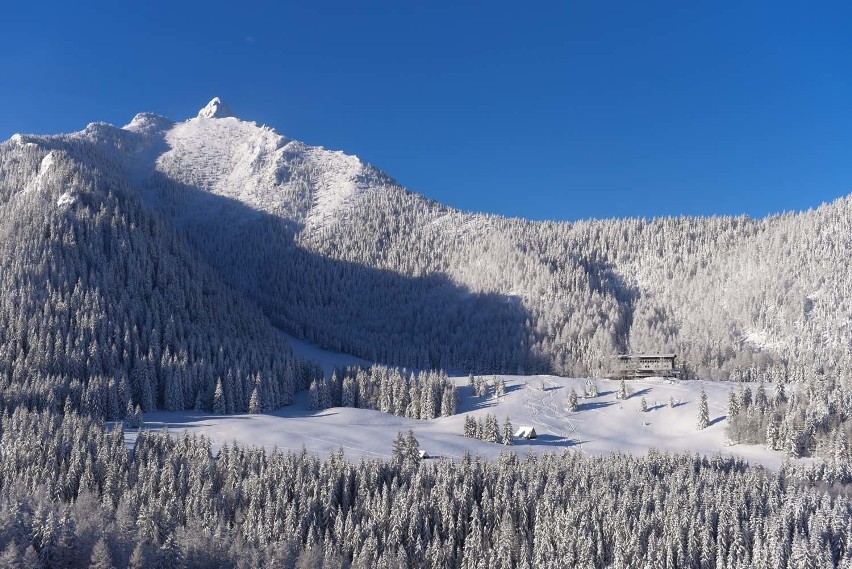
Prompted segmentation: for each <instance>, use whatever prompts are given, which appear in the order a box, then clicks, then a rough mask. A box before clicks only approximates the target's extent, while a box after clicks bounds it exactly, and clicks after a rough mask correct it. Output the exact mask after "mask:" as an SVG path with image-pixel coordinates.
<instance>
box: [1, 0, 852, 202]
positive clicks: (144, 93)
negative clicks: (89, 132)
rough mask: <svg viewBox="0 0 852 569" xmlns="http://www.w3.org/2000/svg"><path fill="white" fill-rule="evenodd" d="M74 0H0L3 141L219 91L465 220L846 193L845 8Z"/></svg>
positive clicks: (848, 38) (850, 72)
mask: <svg viewBox="0 0 852 569" xmlns="http://www.w3.org/2000/svg"><path fill="white" fill-rule="evenodd" d="M79 4H81V5H78V3H76V2H67V1H62V2H58V1H53V0H51V1H46V2H45V1H42V2H15V3H7V4H6V5H4V7H3V12H2V18H0V37H2V38H3V45H2V48H0V108H2V113H0V138H2V139H3V140H5V139H7V138H8V137H9V136H11V135H12V134H13V133H15V132H35V133H54V132H67V131H73V130H79V129H81V128H83V127H84V126H85V125H86V124H87V123H88V122H90V121H93V120H103V121H107V122H111V123H114V124H118V125H122V124H125V123H126V122H128V121H129V120H130V119H131V118H132V116H133V115H134V114H135V113H136V112H138V111H153V112H156V113H159V114H163V115H167V116H170V117H172V118H175V119H184V118H188V117H190V116H194V114H195V113H196V112H197V110H198V109H199V108H201V107H202V106H203V105H204V104H205V103H206V102H207V101H208V100H209V99H210V98H212V97H213V96H216V95H218V96H220V97H222V98H223V99H224V100H225V101H227V102H228V103H229V104H230V105H231V106H232V107H233V108H234V110H235V111H236V113H237V114H238V115H239V116H240V117H241V118H244V119H250V120H255V121H257V122H259V123H265V124H269V125H272V126H274V127H275V128H276V129H277V130H279V131H280V132H281V133H282V134H284V135H286V136H289V137H292V138H297V139H300V140H303V141H305V142H307V143H310V144H321V145H323V146H326V147H328V148H334V149H343V150H345V151H346V152H349V153H354V154H357V155H358V156H360V157H361V158H363V159H364V160H366V161H368V162H370V163H372V164H374V165H376V166H378V167H379V168H381V169H382V170H384V171H386V172H387V173H389V174H390V175H391V176H393V177H394V178H396V179H397V180H398V181H399V182H400V183H402V184H403V185H405V186H406V187H408V188H410V189H411V190H413V191H416V192H419V193H421V194H424V195H426V196H429V197H431V198H434V199H437V200H439V201H441V202H444V203H447V204H449V205H453V206H456V207H460V208H464V209H469V210H476V211H487V212H495V213H502V214H507V215H517V216H523V217H530V218H535V219H580V218H588V217H614V216H627V215H629V216H636V215H640V216H653V215H669V214H680V213H686V214H714V213H715V214H732V213H733V214H737V213H747V214H749V215H752V216H762V215H764V214H766V213H768V212H778V211H784V210H798V209H805V208H808V207H811V206H816V205H818V204H819V203H821V202H823V201H830V200H832V199H834V198H837V197H839V196H844V195H848V194H850V193H852V110H851V109H852V31H850V30H852V3H850V2H848V1H846V2H814V3H806V2H761V3H759V4H758V3H755V4H749V3H736V4H739V5H738V6H735V5H734V4H735V3H732V2H722V3H720V2H682V1H678V2H670V3H645V2H635V1H630V2H585V1H584V2H554V3H523V2H513V3H500V2H481V3H465V2H461V3H459V2H447V3H443V2H417V3H408V2H398V1H397V2H383V3H365V2H306V1H302V2H268V3H257V2H245V3H237V2H233V1H232V2H227V3H224V2H213V1H208V2H203V3H197V4H194V3H192V2H183V1H177V0H174V1H171V2H162V1H159V0H156V1H145V2H121V1H116V0H111V1H109V2H81V3H79ZM83 4H85V5H83ZM530 4H531V5H532V6H534V7H530Z"/></svg>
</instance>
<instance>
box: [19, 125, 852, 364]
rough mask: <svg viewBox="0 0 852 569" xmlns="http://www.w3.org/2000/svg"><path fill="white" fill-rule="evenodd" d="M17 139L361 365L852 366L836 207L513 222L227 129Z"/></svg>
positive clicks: (845, 231)
mask: <svg viewBox="0 0 852 569" xmlns="http://www.w3.org/2000/svg"><path fill="white" fill-rule="evenodd" d="M28 143H30V144H37V145H38V146H39V148H55V149H60V150H61V152H63V153H68V155H70V156H72V157H74V158H75V159H76V160H78V161H83V162H85V163H87V164H90V165H91V166H92V167H95V168H98V170H99V171H101V172H108V173H109V175H110V176H115V177H117V178H121V179H122V180H123V181H124V183H126V184H127V185H129V186H132V187H133V189H134V191H135V193H136V194H138V195H141V196H142V199H143V201H144V203H145V204H146V205H148V206H149V207H150V208H152V209H153V210H154V211H156V212H158V213H159V214H160V215H162V216H163V217H164V218H165V220H167V221H168V222H169V225H170V226H172V227H174V228H176V229H179V230H182V233H183V234H184V236H185V237H186V239H187V241H188V242H189V244H190V245H191V246H192V248H193V250H194V252H195V253H196V254H198V255H200V257H201V258H202V259H203V260H204V261H205V262H206V264H208V265H209V266H211V267H212V269H213V270H214V271H215V273H216V274H217V275H218V277H219V278H220V279H221V280H223V281H224V282H226V283H227V284H228V285H229V286H231V287H232V288H234V289H236V290H238V291H242V292H243V293H245V294H246V296H247V297H248V298H249V299H251V301H253V302H254V303H256V304H257V305H258V306H259V307H260V308H261V310H262V311H263V312H264V314H265V315H266V316H267V317H268V318H269V319H270V320H271V321H272V322H273V324H275V325H276V326H278V327H280V328H282V329H284V330H286V331H288V332H289V333H291V334H293V335H295V336H297V337H300V338H304V339H307V340H309V341H311V342H314V343H318V344H321V345H323V346H325V347H327V348H330V349H335V350H341V351H345V352H347V353H351V354H354V355H357V356H361V357H363V358H366V359H368V360H370V361H381V362H383V363H387V364H392V365H400V366H407V367H413V368H419V369H425V368H440V369H455V370H458V371H462V372H464V373H467V372H469V371H473V372H475V373H493V372H506V373H519V372H523V373H536V372H552V373H560V374H568V375H574V376H582V375H605V374H606V372H607V370H608V359H609V357H610V356H611V355H612V354H614V353H616V352H621V351H643V350H666V351H671V352H674V353H677V354H678V355H679V357H680V360H681V362H683V363H684V364H686V366H687V367H688V369H689V370H691V371H692V373H693V374H695V375H697V376H700V377H704V378H711V377H712V378H717V379H723V378H727V377H729V376H732V375H734V376H741V375H743V374H744V373H750V372H751V370H756V371H757V372H758V373H766V372H771V373H787V374H790V371H789V367H790V366H791V365H794V366H801V367H807V368H811V369H818V370H823V369H824V370H828V371H831V370H834V369H838V368H839V369H844V368H846V369H849V368H850V367H852V366H850V365H848V360H849V358H850V355H849V353H850V350H849V346H850V342H852V330H850V327H849V326H848V315H849V314H850V313H852V306H850V302H852V301H850V298H852V294H850V293H852V290H850V287H852V284H851V283H852V278H850V277H852V275H850V272H849V271H850V270H851V269H850V267H849V265H848V263H846V262H845V256H846V252H847V251H848V250H849V249H850V248H852V227H850V219H852V215H850V209H852V200H850V199H849V198H844V199H840V200H837V201H835V202H833V203H831V204H828V205H823V206H821V207H819V208H817V209H815V210H812V211H807V212H802V213H784V214H779V215H775V216H770V217H767V218H764V219H750V218H747V217H710V218H694V217H679V218H662V219H654V220H645V219H624V220H599V221H581V222H575V223H568V222H529V221H525V220H522V219H507V218H502V217H498V216H490V215H481V214H473V213H466V212H461V211H457V210H453V209H450V208H447V207H444V206H442V205H440V204H438V203H435V202H432V201H430V200H428V199H425V198H423V197H421V196H419V195H417V194H413V193H411V192H408V191H406V190H404V189H403V188H401V187H399V186H398V185H397V184H396V183H395V182H393V180H392V179H391V178H389V177H388V176H386V175H385V174H383V173H382V172H380V171H378V170H376V169H375V168H373V167H372V166H369V165H367V164H364V163H362V162H361V161H360V160H358V159H357V158H356V157H352V156H346V155H345V154H343V153H340V152H331V151H328V150H325V149H323V148H321V147H310V146H307V145H304V144H302V143H300V142H298V141H293V140H289V139H287V138H285V137H283V136H281V135H279V134H277V133H276V132H275V131H273V130H271V129H269V128H268V127H261V126H257V125H255V124H254V123H250V122H245V121H240V120H238V119H236V118H233V117H229V118H198V119H192V120H190V121H186V122H183V123H173V122H172V121H170V120H168V119H164V118H162V117H156V116H153V115H147V114H142V115H139V116H137V117H136V118H135V119H134V120H133V121H132V122H131V123H130V124H129V125H128V126H127V127H125V128H124V129H119V128H116V127H112V126H110V125H105V124H101V123H96V124H92V125H90V126H89V127H88V128H87V129H86V130H85V131H82V132H81V133H77V134H73V135H68V136H62V137H21V138H20V139H19V140H18V141H17V142H15V143H13V144H10V146H12V147H13V148H14V150H13V148H10V150H9V151H10V152H12V153H17V152H21V151H22V150H21V148H23V147H26V145H27V144H28ZM22 174H24V173H22ZM34 175H35V172H33V171H30V172H28V173H26V174H24V175H22V176H21V177H20V178H18V179H17V180H16V182H17V186H18V187H20V186H22V185H25V184H27V183H28V182H29V181H30V180H31V178H32V177H33V176H34ZM270 259H275V260H276V262H274V263H273V262H269V260H270Z"/></svg>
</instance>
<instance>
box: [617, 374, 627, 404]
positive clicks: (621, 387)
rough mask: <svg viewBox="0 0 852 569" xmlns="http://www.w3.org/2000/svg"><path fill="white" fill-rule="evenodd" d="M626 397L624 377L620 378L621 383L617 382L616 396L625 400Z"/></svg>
mask: <svg viewBox="0 0 852 569" xmlns="http://www.w3.org/2000/svg"><path fill="white" fill-rule="evenodd" d="M627 397H628V393H627V384H626V383H625V382H624V379H622V380H621V383H619V384H618V394H617V395H616V398H618V399H621V400H622V401H626V400H627Z"/></svg>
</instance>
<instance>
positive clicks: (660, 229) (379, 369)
mask: <svg viewBox="0 0 852 569" xmlns="http://www.w3.org/2000/svg"><path fill="white" fill-rule="evenodd" d="M203 115H204V116H203V117H200V118H196V119H192V120H189V121H186V122H183V123H175V122H173V121H171V120H169V119H165V118H163V117H157V116H154V115H150V114H141V115H137V117H136V118H134V119H133V121H132V122H131V123H130V124H129V125H127V126H126V127H125V128H117V127H114V126H112V125H107V124H102V123H93V124H91V125H89V126H88V127H87V128H86V129H85V130H84V131H81V132H78V133H73V134H68V135H58V136H30V135H26V136H24V135H16V136H14V137H13V138H12V139H11V140H10V141H8V142H6V143H3V144H2V145H0V566H2V567H17V566H23V567H30V566H41V567H89V566H92V567H100V568H106V567H111V566H115V567H123V566H131V567H149V566H159V567H217V566H221V567H232V566H241V567H257V566H264V565H265V566H275V567H279V566H280V567H294V566H297V567H320V566H323V567H342V568H343V567H407V566H435V567H480V566H481V567H551V566H566V564H567V565H568V566H582V567H633V566H637V567H646V566H647V567H711V566H712V567H734V568H737V567H790V568H794V567H795V568H798V567H847V568H848V567H852V533H850V532H852V530H850V528H852V508H850V496H849V484H850V482H852V470H850V466H849V464H850V448H849V444H848V441H849V437H850V432H852V421H850V410H852V401H850V397H852V395H851V394H852V387H850V386H851V385H852V378H850V375H849V373H850V370H852V355H851V354H852V326H850V314H852V274H850V270H852V269H850V267H849V263H848V251H849V250H850V249H852V227H851V226H852V198H844V199H840V200H837V201H835V202H834V203H831V204H827V205H823V206H820V207H818V208H817V209H814V210H811V211H807V212H801V213H783V214H778V215H774V216H769V217H767V218H764V219H757V220H755V219H750V218H746V217H737V218H732V217H711V218H689V217H681V218H664V219H655V220H645V219H624V220H597V221H592V220H589V221H580V222H574V223H568V222H530V221H526V220H521V219H507V218H503V217H498V216H491V215H482V214H475V213H466V212H461V211H457V210H453V209H451V208H447V207H444V206H442V205H440V204H438V203H435V202H432V201H430V200H428V199H425V198H423V197H421V196H418V195H416V194H414V193H411V192H409V191H407V190H405V189H403V188H401V187H400V186H399V185H398V184H396V183H395V182H394V181H393V180H392V179H391V178H390V177H388V176H387V175H385V174H383V173H382V172H380V171H378V170H377V169H375V168H373V167H372V166H369V165H367V164H364V163H362V162H361V161H360V160H358V159H357V158H356V157H353V156H347V155H345V154H343V153H341V152H332V151H328V150H325V149H323V148H321V147H311V146H307V145H305V144H302V143H300V142H298V141H293V140H289V139H287V138H285V137H283V136H281V135H279V134H278V133H276V132H275V131H274V130H272V129H270V128H267V127H261V126H258V125H256V124H254V123H250V122H245V121H240V120H238V119H236V118H233V117H221V116H220V115H217V114H216V109H215V108H214V109H213V110H212V111H210V112H206V113H203ZM280 331H284V332H286V333H288V334H290V335H292V336H294V337H297V338H300V339H302V340H305V341H308V342H313V343H315V344H319V345H321V346H323V347H325V348H329V349H332V350H337V351H342V352H346V353H347V354H351V355H353V356H358V357H360V358H363V359H365V360H368V361H370V362H381V363H382V364H386V365H375V366H373V367H369V368H350V369H348V370H344V369H341V370H339V371H338V372H337V373H334V374H329V375H328V376H323V374H322V369H321V367H320V366H319V365H317V363H316V362H311V361H306V360H303V359H301V358H300V357H298V356H297V355H296V354H295V353H294V352H293V350H292V349H291V347H290V345H289V344H288V342H287V341H286V340H285V339H284V337H283V336H282V334H281V332H280ZM658 350H660V351H662V350H665V351H670V352H674V353H676V354H678V357H679V359H680V361H681V362H682V363H683V364H684V367H685V372H686V373H685V375H686V377H687V378H696V377H697V378H702V379H714V380H732V381H734V382H738V381H749V382H756V381H765V382H767V385H769V384H770V383H771V384H772V390H771V393H767V392H766V391H764V389H763V386H762V385H761V386H759V387H758V388H757V389H756V390H755V391H752V389H751V388H748V389H746V388H743V389H738V387H737V384H736V383H732V384H731V385H732V393H731V397H730V399H729V401H728V408H727V415H725V416H724V417H722V416H718V417H715V418H714V420H716V421H721V420H722V419H725V420H726V421H727V424H726V432H727V436H728V437H729V438H730V440H731V442H732V443H733V444H754V445H765V446H768V447H770V448H772V449H775V450H777V451H782V452H784V453H786V454H787V455H788V456H791V457H800V456H815V457H819V460H817V461H815V462H814V464H813V465H812V466H810V467H806V466H805V465H803V464H785V465H783V466H781V467H780V468H779V469H777V470H775V471H766V470H763V469H762V468H758V467H753V466H749V465H748V464H746V463H745V462H743V461H741V460H739V459H736V458H730V457H721V456H717V457H712V458H710V457H701V456H697V455H696V456H693V455H687V454H671V455H670V454H664V453H659V452H656V451H653V450H651V451H649V452H648V454H647V455H646V456H642V457H634V456H630V455H628V454H620V453H616V454H612V455H607V456H585V455H583V454H582V453H580V452H567V453H565V454H546V455H540V454H536V453H529V454H528V455H527V456H526V457H523V458H521V457H519V455H515V454H505V455H502V456H500V458H499V459H496V460H489V459H485V458H481V457H475V456H464V457H463V458H459V459H456V460H447V459H439V460H420V456H419V454H418V453H417V452H415V451H416V449H417V448H418V447H417V444H416V439H415V438H414V434H413V432H412V433H410V434H409V435H407V436H406V435H405V434H404V433H403V434H400V435H399V436H398V437H397V438H396V439H395V443H394V445H393V451H392V456H391V457H390V459H389V460H381V459H376V460H366V459H365V460H361V461H360V462H357V463H356V462H354V461H353V460H347V459H346V457H345V456H344V455H342V454H340V453H334V454H332V455H331V456H328V457H326V456H322V457H317V456H311V455H308V453H307V451H306V452H303V453H290V452H281V451H278V450H273V449H266V450H264V449H263V448H260V447H247V446H244V445H238V444H236V443H231V442H226V443H225V444H224V445H221V446H219V445H218V443H217V445H215V446H214V444H213V443H212V442H211V441H210V440H209V439H207V438H205V437H203V436H190V435H187V434H183V435H177V434H176V433H171V434H169V433H165V432H164V433H151V432H147V431H144V430H143V431H141V432H140V433H139V434H138V435H137V436H136V437H135V446H134V447H133V448H132V449H129V448H128V446H127V442H126V440H125V437H124V433H123V432H122V426H121V425H122V420H124V421H126V423H127V424H128V425H129V426H133V427H135V426H136V425H137V423H139V422H140V420H141V419H140V415H144V414H145V413H149V412H154V411H156V410H168V411H181V410H187V409H196V410H198V411H204V412H206V413H210V415H211V416H214V417H218V416H221V415H231V414H235V413H246V412H248V413H252V414H258V413H262V412H267V411H273V410H276V409H279V408H281V407H283V406H286V405H289V404H290V403H292V402H293V400H294V398H295V397H297V396H302V397H303V396H304V394H303V393H302V394H300V393H299V392H300V391H307V392H308V398H309V401H310V407H311V408H312V409H314V410H318V409H327V408H329V407H340V406H342V407H353V408H360V409H373V410H376V411H380V412H382V413H387V414H390V415H396V416H397V417H401V418H405V419H406V420H411V421H413V422H416V421H441V420H447V423H446V424H450V422H451V421H456V420H457V421H458V424H459V426H461V425H464V428H463V429H462V428H459V429H457V433H456V434H455V435H453V436H458V437H459V438H460V439H463V438H464V437H463V436H462V435H467V440H470V439H479V440H476V441H473V442H474V443H476V444H483V445H484V444H487V443H485V442H482V441H490V442H491V443H499V442H507V443H508V442H511V440H512V438H511V436H509V435H510V433H511V431H512V427H511V425H512V422H511V420H510V418H509V417H506V418H505V420H503V419H504V418H503V417H502V416H499V417H498V416H496V415H489V414H488V413H487V411H486V412H485V415H484V417H485V418H484V419H482V421H481V423H477V422H476V421H474V419H473V418H472V417H465V418H461V417H456V418H454V417H453V415H454V414H456V413H457V411H458V408H457V406H458V393H457V385H456V384H454V383H453V381H452V379H451V378H448V374H447V372H448V371H451V370H452V371H456V372H461V374H462V375H466V374H468V373H471V374H476V376H474V375H471V378H472V380H471V385H470V386H466V387H464V389H470V391H472V392H473V394H474V395H475V397H476V398H478V399H477V404H479V405H482V406H486V405H497V404H498V402H495V400H497V399H500V400H501V401H502V400H503V399H504V395H505V388H506V387H505V383H504V382H503V381H502V379H501V380H498V379H497V377H496V376H493V377H494V379H493V380H492V381H490V382H489V380H487V378H488V377H489V376H492V374H497V373H501V374H504V373H511V374H520V375H525V374H531V373H544V372H547V373H553V374H559V375H568V376H574V377H576V378H586V377H604V376H606V375H607V373H608V366H609V358H610V357H611V356H612V355H613V354H616V353H618V352H624V351H636V352H639V351H658ZM386 366H399V367H386ZM403 367H405V368H408V369H414V370H417V371H415V372H413V373H412V372H407V371H405V370H404V369H402V368H403ZM541 381H542V384H541V389H540V391H541V399H539V400H537V401H534V400H532V399H530V400H528V401H526V400H525V401H526V403H528V404H529V409H530V410H531V412H532V410H534V411H535V413H536V414H537V413H538V412H539V410H541V412H542V413H544V412H547V413H549V414H550V415H551V417H550V419H548V420H553V421H561V420H562V419H565V418H566V417H567V415H565V413H575V412H579V408H580V407H583V406H584V405H586V406H587V408H588V410H589V411H590V412H591V409H592V407H593V406H594V404H596V405H611V404H613V403H612V402H609V401H603V400H598V401H596V402H586V403H578V401H577V395H576V391H574V395H573V396H568V384H567V383H566V384H565V385H556V386H553V390H551V391H549V392H547V391H545V385H544V381H545V380H543V379H542V380H541ZM575 381H584V380H575ZM572 385H574V386H575V387H576V386H577V385H579V384H572ZM590 385H592V386H593V387H594V386H595V384H594V383H590ZM702 385H704V384H702ZM713 385H720V384H718V383H715V384H713ZM721 385H724V384H721ZM751 385H754V384H753V383H752V384H751ZM516 387H518V389H517V392H516V394H515V396H514V400H515V403H513V404H520V403H519V401H520V398H521V397H522V393H523V394H524V395H523V397H528V396H529V391H528V390H522V389H520V386H516ZM562 388H564V394H565V396H566V397H568V399H567V400H566V402H565V403H566V407H565V409H557V407H556V403H554V402H553V401H552V399H553V397H554V395H553V393H554V391H555V390H557V389H562ZM572 389H573V388H572ZM649 389H650V388H649ZM657 389H659V390H660V392H662V389H663V388H662V387H659V386H657ZM489 391H493V398H492V401H488V400H487V399H488V396H489ZM624 391H626V387H625V388H624ZM498 392H499V393H498ZM590 397H592V398H595V397H598V395H597V393H595V394H594V395H590ZM601 397H603V395H601ZM506 398H508V399H511V398H512V397H511V396H507V397H506ZM626 399H627V396H625V397H622V398H620V399H619V401H620V402H621V403H624V402H625V400H626ZM635 399H636V400H637V401H632V402H631V405H632V404H633V403H636V405H640V404H641V408H640V409H639V411H640V412H641V413H643V415H642V417H643V418H642V419H641V421H642V423H639V421H640V420H639V419H637V420H636V422H637V424H641V425H642V426H643V427H648V429H647V430H646V433H652V432H653V429H654V428H665V418H666V417H668V418H669V420H671V417H675V416H680V415H679V413H681V412H683V411H684V410H683V409H681V410H680V411H677V410H671V411H670V412H668V415H664V414H663V410H662V409H659V407H665V406H664V405H659V406H658V405H656V404H655V405H654V408H655V409H656V410H654V411H652V410H649V409H648V406H647V402H646V401H645V398H644V396H641V395H638V396H637V397H636V398H635ZM526 403H525V404H526ZM700 405H701V407H700V408H701V410H702V411H703V414H702V416H701V417H699V423H701V424H700V425H699V426H700V427H701V428H702V429H703V427H708V426H709V421H708V419H709V415H708V410H707V397H706V394H705V393H704V391H703V388H702V397H701V402H700ZM671 407H672V408H674V402H673V400H672V405H671ZM137 408H138V411H137V410H136V409H137ZM646 413H647V414H651V413H657V415H656V416H657V417H659V418H660V423H661V425H660V426H659V427H658V426H657V425H651V424H650V421H646V420H645V417H647V416H648V415H645V414H646ZM601 415H603V413H602V412H601ZM625 415H626V412H625ZM610 416H612V415H610ZM393 419H396V417H394V418H393ZM501 421H502V425H501ZM388 424H391V423H388ZM453 424H455V423H453ZM545 425H546V424H545V423H542V426H545ZM717 428H718V429H719V430H720V431H719V432H721V429H722V427H721V425H720V426H718V427H717Z"/></svg>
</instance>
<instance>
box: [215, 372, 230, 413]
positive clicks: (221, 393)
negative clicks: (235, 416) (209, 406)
mask: <svg viewBox="0 0 852 569" xmlns="http://www.w3.org/2000/svg"><path fill="white" fill-rule="evenodd" d="M213 414H214V415H226V414H227V407H226V405H225V390H224V389H223V388H222V379H221V378H219V379H218V380H217V381H216V389H215V390H214V391H213Z"/></svg>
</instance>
